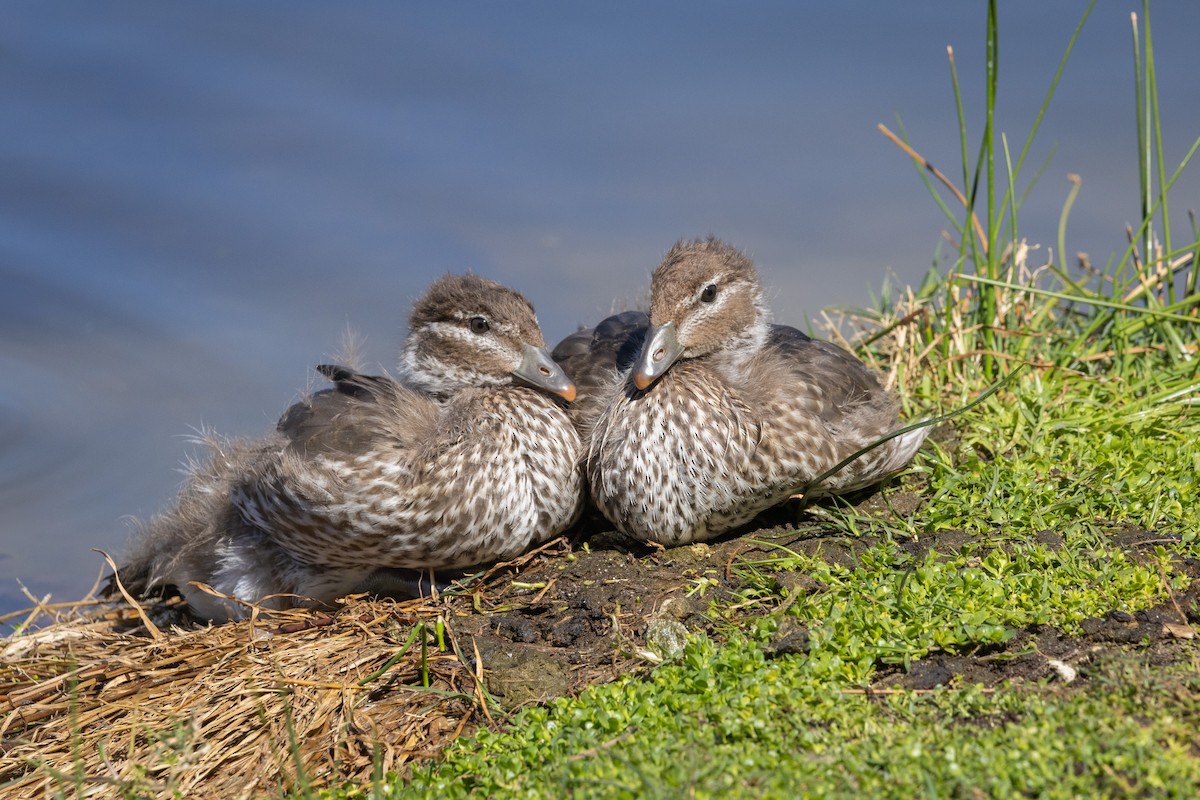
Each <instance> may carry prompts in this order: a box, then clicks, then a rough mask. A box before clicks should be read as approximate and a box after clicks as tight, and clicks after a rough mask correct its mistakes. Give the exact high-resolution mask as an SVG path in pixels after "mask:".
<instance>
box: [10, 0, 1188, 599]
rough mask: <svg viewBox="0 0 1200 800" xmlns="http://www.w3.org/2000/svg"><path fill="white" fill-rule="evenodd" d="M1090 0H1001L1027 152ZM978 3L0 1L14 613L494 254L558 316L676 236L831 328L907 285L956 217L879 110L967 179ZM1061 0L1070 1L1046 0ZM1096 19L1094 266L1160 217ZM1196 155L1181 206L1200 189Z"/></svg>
mask: <svg viewBox="0 0 1200 800" xmlns="http://www.w3.org/2000/svg"><path fill="white" fill-rule="evenodd" d="M1083 5H1084V4H1082V3H1066V2H1064V3H1055V4H1044V3H1041V2H1033V1H1032V0H1014V2H1005V3H1003V4H1001V14H1002V16H1001V48H1002V49H1001V55H1000V60H999V63H1000V69H1001V75H1002V98H1001V117H1000V124H1001V126H1002V127H1003V128H1004V129H1005V130H1006V131H1008V132H1009V134H1010V140H1011V141H1012V142H1013V146H1014V148H1015V147H1016V146H1017V144H1016V143H1017V142H1018V141H1023V136H1024V134H1025V131H1026V130H1027V129H1028V126H1029V123H1030V121H1031V120H1032V118H1033V116H1034V115H1035V114H1036V112H1037V108H1038V106H1039V105H1040V102H1041V98H1042V95H1043V93H1044V91H1045V89H1046V87H1047V85H1048V83H1049V80H1050V78H1051V76H1052V75H1053V72H1054V68H1055V66H1056V64H1057V61H1058V58H1059V56H1060V55H1061V52H1062V48H1063V47H1064V46H1065V44H1066V41H1067V39H1068V38H1069V36H1070V33H1071V30H1072V29H1073V28H1074V25H1075V23H1076V21H1077V18H1078V14H1079V13H1080V11H1081V10H1082V7H1083ZM982 6H983V4H982V3H962V2H960V1H959V0H944V1H943V2H928V3H919V4H910V3H904V4H901V3H894V2H885V0H874V1H873V2H868V1H867V0H863V2H854V3H841V4H822V5H821V6H815V5H814V4H787V3H761V4H721V3H694V2H688V3H683V2H677V3H656V4H640V3H615V4H612V3H604V4H588V5H581V4H551V3H544V4H538V3H517V4H497V3H484V2H479V3H466V4H463V3H455V4H439V3H421V4H417V3H407V4H395V3H379V4H362V3H360V4H352V5H351V4H336V5H331V4H309V3H289V4H286V6H284V5H263V4H243V3H204V4H170V5H168V4H159V3H121V2H118V3H105V4H96V3H82V2H80V3H54V4H47V3H42V2H18V3H9V4H7V5H6V8H5V15H4V24H3V25H0V99H2V106H0V118H3V120H4V125H3V131H4V135H3V138H2V139H0V142H2V143H3V144H2V146H0V376H2V377H0V537H2V538H0V614H2V613H5V612H8V611H11V610H14V609H17V608H21V607H25V606H28V605H29V601H28V600H27V599H26V597H25V596H24V595H23V588H22V587H26V588H27V589H28V591H29V592H30V593H32V594H33V595H36V596H38V597H40V596H42V595H45V594H47V593H52V594H53V595H54V599H56V600H70V599H75V598H77V597H79V596H81V595H82V594H83V593H84V592H85V591H86V590H87V589H88V588H89V587H90V586H91V584H92V582H93V581H94V580H95V578H96V576H97V575H98V573H99V572H100V570H101V567H102V561H101V559H100V557H99V556H98V555H97V554H96V553H94V552H93V551H92V550H93V548H99V549H103V550H107V551H110V552H113V553H118V552H119V551H120V549H121V547H122V543H123V541H124V540H125V537H126V535H127V533H128V530H129V527H128V526H129V523H128V521H127V519H126V517H127V516H129V515H134V516H146V515H149V514H151V513H153V512H154V511H156V510H158V509H160V508H162V507H163V506H164V505H165V504H167V503H168V502H169V500H170V498H171V497H172V495H173V494H174V492H175V490H176V489H177V487H178V485H179V483H180V480H181V475H180V473H179V472H178V467H179V466H180V464H181V462H182V460H183V458H184V456H185V455H186V454H187V453H189V452H194V448H193V447H192V445H191V444H190V443H189V441H188V439H187V437H188V435H189V434H190V433H192V432H194V430H195V429H196V428H198V427H200V426H202V425H208V426H211V427H213V428H215V429H217V430H219V431H221V432H224V433H229V434H253V433H257V432H261V431H264V430H266V429H267V428H268V427H269V426H271V425H272V424H273V422H274V420H275V418H276V417H277V415H278V414H279V412H280V411H281V410H282V409H283V408H285V407H286V406H287V405H288V404H289V403H290V402H291V401H292V400H294V399H295V397H296V396H297V393H298V392H300V391H302V390H303V389H304V388H305V387H306V386H308V385H309V384H310V381H312V380H313V379H312V377H311V372H310V367H311V365H313V364H315V363H318V362H320V361H322V360H325V359H328V358H329V357H331V356H332V355H333V354H334V353H335V352H336V351H337V350H338V349H339V347H340V345H341V341H342V337H343V333H344V331H345V330H346V328H347V327H348V326H349V327H351V328H353V329H354V330H356V331H357V332H358V333H360V334H362V335H364V336H365V337H366V346H365V353H366V356H367V360H368V361H369V362H372V363H374V362H377V363H380V364H383V365H385V366H389V367H390V366H391V364H392V362H393V360H394V357H393V353H394V351H395V348H396V347H397V345H398V343H399V341H400V339H401V337H402V335H403V333H404V316H405V314H406V311H407V307H408V305H409V303H410V301H411V300H412V298H413V297H414V296H415V295H417V294H419V293H420V292H421V290H422V289H423V288H424V286H425V285H426V284H427V283H428V282H429V281H430V280H431V279H432V278H434V277H435V276H437V275H438V274H440V273H442V272H445V271H447V270H464V269H472V270H474V271H477V272H480V273H482V274H485V275H488V276H490V277H494V278H496V279H498V280H501V281H503V282H506V283H509V284H511V285H513V286H515V287H517V288H519V289H522V290H524V291H525V292H526V293H527V294H528V295H529V296H530V297H531V298H532V299H533V301H534V303H535V305H536V306H537V308H538V312H539V317H540V319H541V322H542V326H543V329H544V330H545V332H546V336H547V339H549V340H551V341H553V340H555V339H557V338H559V337H561V336H563V335H565V334H566V333H568V332H569V331H570V330H572V329H573V328H574V326H575V325H576V324H578V323H580V322H588V321H595V320H596V319H597V318H598V317H600V316H602V315H603V314H605V313H607V312H608V311H609V310H610V309H611V308H612V307H613V306H614V305H620V304H621V303H622V302H626V301H636V300H637V299H638V298H639V297H640V296H641V294H642V292H643V291H644V290H645V287H646V284H647V278H648V275H649V272H650V270H651V269H652V268H653V267H654V265H655V264H656V263H657V261H658V259H659V257H660V256H661V255H662V253H663V252H664V251H665V250H666V249H667V248H668V247H669V246H670V245H671V243H672V242H673V241H674V240H675V239H677V238H679V237H681V236H694V235H702V234H707V233H710V232H712V233H717V234H719V235H721V236H723V237H725V238H728V239H730V240H732V241H733V242H735V243H736V244H738V245H740V246H742V247H743V248H745V249H747V250H748V251H750V252H751V253H752V254H753V255H754V256H755V258H756V260H757V261H758V262H759V264H760V267H761V268H762V272H763V274H764V277H765V279H766V281H767V282H768V284H769V285H770V287H771V296H772V298H773V303H774V306H775V308H776V311H777V316H778V317H779V318H780V319H781V320H784V321H790V322H796V323H803V321H804V319H805V317H806V316H811V315H814V314H816V313H817V312H818V311H819V309H821V308H822V307H824V306H827V305H832V304H851V305H854V304H859V305H865V304H868V303H869V302H870V299H869V298H870V292H871V290H877V289H878V287H879V286H880V284H881V281H882V279H883V276H884V275H885V274H886V273H887V272H888V271H891V272H892V273H894V274H895V275H896V276H898V277H899V278H900V279H901V280H903V281H907V282H913V281H916V280H918V279H919V278H920V276H921V275H922V274H923V273H924V271H925V270H926V269H927V267H928V265H929V264H930V261H931V259H932V257H933V253H934V249H935V245H936V243H937V239H938V234H939V232H940V231H941V229H942V226H943V220H942V218H941V217H940V213H939V212H938V210H937V209H936V207H935V206H934V205H933V203H932V202H931V201H930V200H929V199H928V198H927V197H925V196H924V194H923V190H922V188H921V187H920V184H919V182H918V180H917V178H916V177H915V175H914V171H913V169H912V167H911V165H910V163H909V162H908V161H907V160H906V159H905V158H904V157H903V156H902V155H901V154H900V153H899V152H898V151H897V150H895V148H894V147H893V146H892V145H890V144H888V143H887V142H886V141H885V140H884V139H883V138H882V137H881V136H880V135H879V134H878V133H877V132H876V130H875V125H876V123H878V122H885V123H888V124H889V125H892V126H893V127H895V123H894V114H895V113H897V112H898V113H899V114H901V115H902V117H903V120H904V125H905V127H906V129H907V130H908V133H909V135H910V136H911V137H912V138H913V140H914V141H915V143H916V144H917V145H918V147H919V148H920V149H921V150H922V151H923V152H924V153H925V154H926V155H927V156H928V157H929V158H930V159H931V160H933V161H934V162H935V163H936V164H938V165H939V166H942V167H943V169H944V170H945V171H946V172H947V173H949V174H951V175H956V174H958V171H959V170H958V168H957V167H956V166H955V165H956V164H957V163H958V162H957V150H956V147H957V131H956V129H955V127H954V110H953V103H952V96H951V93H950V84H949V79H948V74H947V69H946V58H945V47H946V45H948V44H953V45H954V47H955V52H956V55H957V57H958V61H959V67H960V71H961V73H962V74H963V76H964V89H965V91H966V92H967V93H968V96H969V100H968V102H969V103H970V109H971V110H972V115H971V124H972V126H973V127H972V129H971V134H970V138H971V140H972V142H974V141H976V140H977V138H978V135H979V132H980V126H979V119H978V115H977V114H975V113H974V110H976V109H978V108H979V107H980V105H981V98H980V92H979V89H980V79H979V77H978V76H979V75H980V74H981V67H980V65H981V59H982V38H983V13H982ZM1048 6H1053V7H1052V8H1048ZM1100 6H1101V7H1100V8H1099V9H1098V10H1097V12H1096V15H1095V17H1094V18H1093V19H1092V20H1091V21H1090V22H1089V23H1088V26H1087V27H1086V29H1085V31H1084V34H1083V37H1082V39H1081V41H1080V43H1079V45H1078V47H1077V52H1076V54H1075V56H1074V58H1073V60H1072V62H1071V63H1070V64H1069V65H1068V67H1067V71H1066V73H1065V76H1064V78H1063V80H1062V83H1061V86H1060V88H1059V95H1058V97H1057V98H1056V100H1055V103H1054V105H1053V106H1052V107H1051V110H1050V113H1049V115H1048V117H1047V120H1046V123H1045V130H1044V132H1043V135H1042V138H1040V139H1039V140H1038V143H1037V145H1036V146H1035V148H1034V151H1033V153H1032V154H1031V159H1032V161H1031V162H1030V163H1031V164H1037V163H1040V162H1041V161H1042V160H1043V159H1044V158H1046V156H1047V155H1048V154H1049V153H1050V152H1051V151H1052V150H1054V151H1055V154H1054V158H1053V160H1052V161H1051V162H1050V166H1049V167H1048V169H1047V170H1046V172H1045V175H1044V177H1043V178H1042V181H1041V183H1040V184H1039V189H1037V190H1035V192H1034V194H1033V195H1032V196H1031V199H1030V200H1029V202H1028V205H1027V207H1026V210H1025V224H1024V228H1025V233H1026V234H1027V235H1028V236H1029V237H1030V239H1031V240H1032V241H1034V242H1041V243H1052V242H1053V241H1054V229H1055V226H1056V224H1057V219H1058V211H1059V206H1060V204H1061V202H1062V199H1063V198H1064V197H1065V195H1066V190H1067V185H1066V180H1065V176H1066V175H1067V173H1078V174H1080V175H1082V176H1083V179H1084V190H1083V194H1082V195H1081V197H1080V200H1079V202H1078V204H1077V205H1076V208H1075V212H1074V216H1073V220H1072V226H1071V233H1070V242H1069V245H1068V246H1069V247H1070V248H1071V249H1072V251H1075V250H1086V251H1088V252H1089V253H1091V254H1092V259H1093V261H1094V262H1096V263H1104V261H1105V260H1106V259H1107V258H1108V256H1109V254H1110V253H1112V252H1113V251H1115V250H1117V249H1118V248H1120V247H1121V245H1122V241H1121V238H1122V235H1123V227H1124V225H1125V223H1127V222H1131V221H1133V220H1134V219H1135V217H1136V215H1137V206H1136V199H1135V196H1134V194H1133V189H1134V186H1135V183H1136V177H1135V176H1136V164H1135V161H1134V133H1133V107H1132V99H1131V94H1132V75H1133V70H1132V66H1131V59H1130V55H1129V52H1130V46H1129V40H1130V34H1129V21H1128V13H1129V11H1131V10H1138V9H1140V7H1141V3H1140V2H1138V3H1127V2H1105V3H1102V4H1100ZM1155 12H1156V17H1155V20H1154V21H1155V34H1156V37H1157V41H1156V46H1157V53H1158V60H1159V78H1160V92H1161V97H1162V102H1163V106H1164V119H1165V120H1166V123H1167V129H1166V130H1165V131H1164V136H1165V139H1166V144H1167V147H1168V149H1169V151H1170V152H1172V153H1175V154H1177V155H1178V156H1182V154H1183V153H1184V152H1185V150H1186V148H1187V147H1188V146H1189V145H1190V143H1191V140H1192V139H1193V138H1194V137H1195V136H1196V135H1197V134H1198V133H1200V104H1198V103H1196V96H1195V91H1196V88H1195V60H1194V47H1195V42H1196V37H1197V35H1198V34H1200V4H1196V3H1194V2H1192V1H1191V0H1173V1H1172V2H1161V3H1156V5H1155ZM1197 185H1198V184H1197V181H1196V180H1195V176H1194V175H1189V176H1187V177H1186V178H1185V179H1184V180H1183V181H1181V182H1180V184H1179V188H1178V190H1177V194H1176V207H1179V208H1186V207H1195V206H1196V205H1197V204H1198V202H1197V201H1198V199H1200V198H1198V193H1197Z"/></svg>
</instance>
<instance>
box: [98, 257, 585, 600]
mask: <svg viewBox="0 0 1200 800" xmlns="http://www.w3.org/2000/svg"><path fill="white" fill-rule="evenodd" d="M400 366H401V371H400V379H399V380H395V379H392V378H390V377H387V376H369V375H362V374H360V373H358V372H355V371H353V370H350V369H347V368H345V367H338V366H330V365H323V366H321V367H319V368H318V369H319V370H320V371H321V372H322V374H324V375H325V376H326V377H327V378H329V379H331V380H332V381H333V383H334V386H333V388H330V389H326V390H322V391H319V392H316V393H314V394H311V395H309V396H307V397H305V398H304V399H302V400H301V401H300V402H298V403H296V404H295V405H293V406H292V407H291V408H289V409H288V410H287V411H285V412H284V414H283V416H282V417H281V418H280V420H279V424H278V426H277V428H276V430H275V431H274V432H272V433H271V434H269V435H268V436H266V437H264V438H263V439H260V440H257V441H240V440H223V439H218V438H216V437H210V441H209V445H210V450H211V455H210V458H209V459H208V461H206V462H204V463H200V464H195V465H193V467H192V470H191V472H190V475H189V477H188V478H187V480H186V482H185V484H184V486H183V488H182V490H181V492H180V495H179V497H178V498H177V500H176V502H175V504H174V506H173V507H172V508H171V509H169V510H167V511H166V512H164V513H162V514H160V515H158V516H156V517H155V518H153V519H152V520H151V521H150V522H149V523H148V524H146V525H144V526H142V527H141V529H140V530H139V531H138V532H137V533H136V535H135V537H134V541H133V545H132V548H131V551H130V554H129V556H128V558H127V559H126V562H125V564H124V566H123V567H121V568H120V569H119V570H118V575H119V576H120V578H121V581H122V583H123V585H125V586H126V587H127V588H128V589H131V590H133V591H134V592H135V593H136V594H140V595H145V594H146V593H148V592H152V591H153V590H155V589H160V588H162V587H165V586H168V585H170V586H175V587H176V588H178V589H179V590H180V591H181V593H182V594H183V596H184V598H185V599H186V601H187V603H188V606H189V610H190V611H191V613H192V614H194V615H195V616H197V617H200V618H203V619H209V620H213V621H218V622H220V621H226V620H229V619H237V618H241V617H244V616H245V614H246V613H247V608H246V605H245V603H255V604H260V605H262V606H263V607H266V608H286V607H290V606H293V605H302V604H303V605H307V604H319V605H327V604H329V603H331V602H332V601H333V600H335V599H337V598H339V597H341V596H343V595H345V594H349V593H352V592H354V591H359V590H366V589H368V588H369V589H372V590H381V589H386V588H387V586H386V584H387V583H388V580H387V579H386V578H385V579H384V580H383V581H382V582H383V583H384V584H385V585H384V586H381V579H380V576H381V575H383V576H386V575H388V574H389V573H391V572H393V571H396V570H403V569H433V570H438V569H455V568H462V567H468V566H473V565H478V564H483V563H487V562H492V561H497V560H504V559H508V558H512V557H515V556H517V555H519V554H521V553H522V552H524V551H525V550H527V549H528V548H530V547H532V546H534V545H537V544H539V543H541V542H544V541H546V540H548V539H550V538H552V537H554V536H556V535H557V534H559V533H561V532H562V531H563V530H565V529H566V528H568V527H570V526H571V525H572V524H573V523H574V522H575V520H576V519H577V518H578V517H579V515H580V513H581V511H582V506H583V502H584V492H583V478H582V474H581V469H580V462H581V455H582V443H581V441H580V438H579V436H578V435H577V433H576V431H575V428H574V427H573V425H572V424H571V422H570V420H569V419H568V417H567V414H566V411H565V409H564V404H565V403H569V402H570V401H571V400H573V399H574V397H575V394H576V390H575V386H574V384H573V383H572V382H571V380H570V379H569V378H568V377H567V376H566V374H565V373H564V372H563V371H562V369H561V368H560V367H559V366H558V365H557V364H555V363H554V361H553V360H552V359H551V358H550V355H549V353H548V352H547V351H546V349H545V345H544V341H543V338H542V333H541V330H540V328H539V327H538V322H537V318H536V316H535V315H534V310H533V306H532V305H530V303H529V302H528V301H527V300H526V299H525V298H524V297H523V296H521V295H520V294H519V293H517V292H515V291H513V290H511V289H508V288H506V287H504V286H502V285H500V284H498V283H495V282H493V281H490V280H486V279H484V278H481V277H478V276H475V275H462V276H456V275H447V276H445V277H443V278H441V279H439V280H438V281H437V282H435V283H434V284H433V285H432V286H431V287H430V288H429V290H428V291H427V292H426V293H425V295H424V296H423V297H421V298H420V299H419V300H418V301H417V302H416V303H415V304H414V306H413V309H412V313H411V317H410V320H409V335H408V337H407V339H406V341H405V344H404V347H403V352H402V356H401V364H400ZM193 582H198V583H204V584H208V585H209V586H211V587H212V588H213V589H215V590H216V591H217V592H219V593H220V594H223V595H228V596H230V597H232V598H236V600H226V599H222V598H221V597H217V596H214V595H213V594H211V593H209V592H206V591H203V590H202V589H199V588H197V587H196V586H194V585H192V584H193ZM238 600H240V601H245V603H242V602H237V601H238Z"/></svg>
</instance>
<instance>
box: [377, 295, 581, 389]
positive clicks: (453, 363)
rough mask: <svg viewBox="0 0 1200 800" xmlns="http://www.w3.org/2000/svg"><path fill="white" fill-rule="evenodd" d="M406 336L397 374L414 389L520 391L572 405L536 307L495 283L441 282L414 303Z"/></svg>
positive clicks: (569, 386) (566, 381)
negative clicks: (519, 387)
mask: <svg viewBox="0 0 1200 800" xmlns="http://www.w3.org/2000/svg"><path fill="white" fill-rule="evenodd" d="M408 329H409V333H408V338H407V339H406V340H405V343H404V349H403V352H402V353H401V357H400V369H401V372H402V373H403V375H404V378H405V382H406V383H407V384H408V385H410V386H412V387H413V388H417V389H421V390H423V391H426V392H429V393H430V394H433V395H437V396H441V397H448V396H450V395H452V394H454V393H455V392H458V391H461V390H462V389H467V388H475V387H491V386H507V385H513V384H519V385H525V386H531V387H533V388H535V389H540V390H542V391H544V392H548V393H550V394H552V395H556V396H558V397H561V398H562V399H564V400H566V401H567V402H570V401H572V400H574V399H575V384H574V383H572V382H571V379H570V378H568V377H567V375H566V373H565V372H563V370H562V368H561V367H559V366H558V365H557V364H556V363H554V359H552V358H551V357H550V353H549V352H547V350H546V343H545V340H544V339H543V338H542V331H541V328H540V327H539V325H538V321H537V316H536V315H535V314H534V310H533V305H532V304H530V302H529V301H528V300H526V299H525V297H524V296H522V295H521V294H520V293H519V292H516V291H514V290H512V289H509V288H508V287H506V286H503V285H501V284H499V283H496V282H495V281H490V280H488V279H486V278H481V277H479V276H478V275H471V274H467V275H446V276H443V277H442V278H439V279H438V280H437V281H435V282H434V284H433V285H432V286H430V287H429V289H428V291H426V292H425V294H424V295H423V296H422V297H421V298H420V299H419V300H417V302H416V303H414V304H413V310H412V314H411V316H410V317H409V323H408Z"/></svg>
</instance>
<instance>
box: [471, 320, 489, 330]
mask: <svg viewBox="0 0 1200 800" xmlns="http://www.w3.org/2000/svg"><path fill="white" fill-rule="evenodd" d="M490 327H491V326H490V325H488V321H487V320H486V319H484V318H483V317H471V333H487V332H488V329H489V328H490Z"/></svg>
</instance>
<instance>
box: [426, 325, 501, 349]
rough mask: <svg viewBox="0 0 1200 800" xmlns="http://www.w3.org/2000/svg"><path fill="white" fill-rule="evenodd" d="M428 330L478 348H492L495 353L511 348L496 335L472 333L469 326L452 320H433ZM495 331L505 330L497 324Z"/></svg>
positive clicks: (427, 327)
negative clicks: (463, 325)
mask: <svg viewBox="0 0 1200 800" xmlns="http://www.w3.org/2000/svg"><path fill="white" fill-rule="evenodd" d="M426 330H428V331H429V332H430V333H433V334H434V335H435V336H440V337H443V338H445V339H454V340H456V341H460V342H466V343H468V344H470V345H471V347H474V348H476V349H480V350H490V351H492V352H494V353H507V352H509V348H507V347H505V346H504V344H503V343H502V342H500V341H499V340H498V339H496V337H494V336H481V335H480V334H478V333H472V332H471V330H470V329H469V328H464V327H462V326H461V325H456V324H454V323H450V322H431V323H429V325H427V326H426ZM492 330H493V331H499V332H501V333H503V332H505V331H504V329H503V328H502V327H500V326H496V327H494V328H493V329H492Z"/></svg>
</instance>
